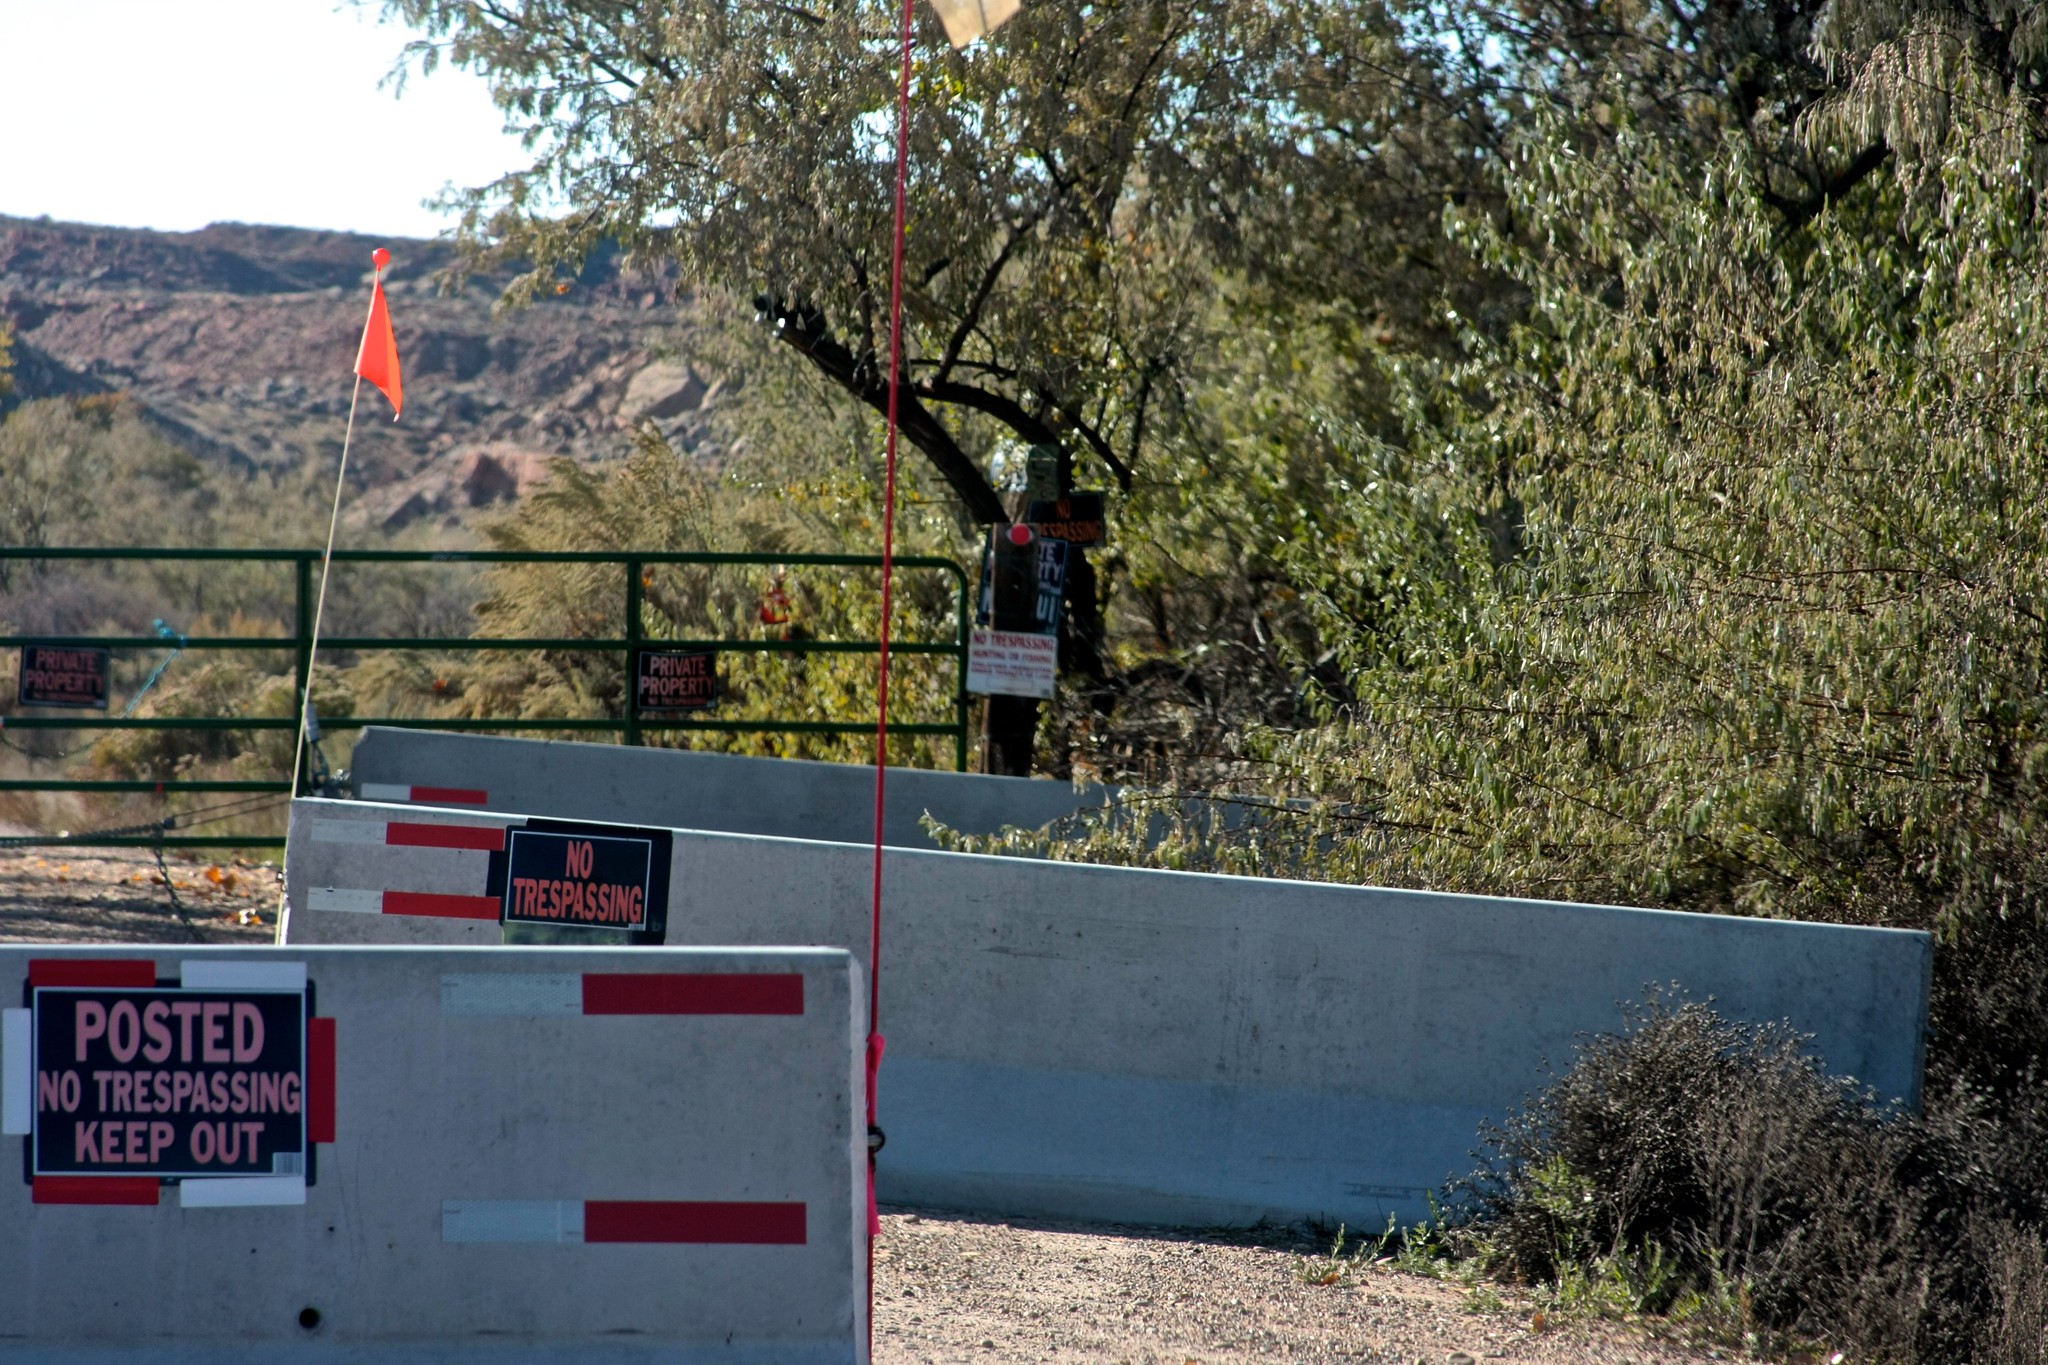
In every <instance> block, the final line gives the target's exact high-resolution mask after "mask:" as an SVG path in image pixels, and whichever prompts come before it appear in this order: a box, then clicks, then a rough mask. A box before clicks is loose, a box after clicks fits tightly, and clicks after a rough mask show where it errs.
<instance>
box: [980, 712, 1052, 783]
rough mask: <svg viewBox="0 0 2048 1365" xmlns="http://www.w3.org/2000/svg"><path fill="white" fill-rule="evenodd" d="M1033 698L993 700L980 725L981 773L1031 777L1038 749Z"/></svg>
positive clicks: (1036, 714) (1036, 721) (1036, 713)
mask: <svg viewBox="0 0 2048 1365" xmlns="http://www.w3.org/2000/svg"><path fill="white" fill-rule="evenodd" d="M1039 704H1040V703H1039V700H1038V698H1036V697H1004V696H993V697H990V698H989V699H988V710H987V711H986V713H985V718H984V720H983V722H982V762H981V770H982V771H983V772H986V773H994V774H997V775H998V776H1001V777H1029V776H1031V758H1032V755H1033V754H1034V753H1035V752H1036V751H1037V748H1038V709H1039Z"/></svg>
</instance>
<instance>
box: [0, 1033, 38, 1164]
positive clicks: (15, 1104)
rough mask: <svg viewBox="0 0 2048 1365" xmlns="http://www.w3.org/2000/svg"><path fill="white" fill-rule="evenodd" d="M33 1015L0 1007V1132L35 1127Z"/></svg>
mask: <svg viewBox="0 0 2048 1365" xmlns="http://www.w3.org/2000/svg"><path fill="white" fill-rule="evenodd" d="M32 1028H33V1017H32V1016H31V1015H30V1014H29V1012H28V1011H27V1010H0V1133H6V1134H8V1135H10V1136H12V1135H14V1134H18V1133H27V1132H29V1131H30V1130H31V1129H32V1128H34V1127H35V1118H36V1057H35V1048H34V1046H33V1038H34V1034H33V1032H32Z"/></svg>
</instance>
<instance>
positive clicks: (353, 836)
mask: <svg viewBox="0 0 2048 1365" xmlns="http://www.w3.org/2000/svg"><path fill="white" fill-rule="evenodd" d="M386 827H387V826H386V822H385V821H383V820H315V821H314V822H313V842H314V843H316V844H381V843H383V842H384V831H385V829H386Z"/></svg>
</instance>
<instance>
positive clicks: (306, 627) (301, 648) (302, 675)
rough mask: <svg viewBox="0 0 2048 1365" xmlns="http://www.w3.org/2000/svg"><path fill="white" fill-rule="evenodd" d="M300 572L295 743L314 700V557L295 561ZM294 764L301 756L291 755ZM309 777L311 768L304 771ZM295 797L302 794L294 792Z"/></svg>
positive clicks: (294, 677)
mask: <svg viewBox="0 0 2048 1365" xmlns="http://www.w3.org/2000/svg"><path fill="white" fill-rule="evenodd" d="M295 562H296V565H297V569H298V575H297V576H298V610H297V613H296V615H297V627H296V629H295V631H294V633H293V636H292V639H293V648H292V695H293V696H294V697H296V698H297V699H298V704H299V709H298V710H297V711H294V712H293V713H292V741H293V743H294V744H296V743H297V742H298V735H299V728H298V722H299V720H300V719H301V718H302V717H303V716H304V715H305V714H306V708H307V707H308V706H310V705H312V703H313V699H312V698H311V697H310V696H308V695H306V685H307V683H308V682H309V681H310V680H311V678H312V673H313V555H312V553H311V552H310V551H308V552H305V553H302V554H300V555H299V556H298V558H297V560H296V561H295ZM292 760H293V762H294V764H296V763H297V761H298V755H297V754H296V753H294V754H293V755H292ZM303 771H305V772H306V773H307V775H308V776H309V777H310V775H311V769H310V768H307V769H304V770H303ZM292 795H293V796H297V795H299V793H298V792H293V793H292Z"/></svg>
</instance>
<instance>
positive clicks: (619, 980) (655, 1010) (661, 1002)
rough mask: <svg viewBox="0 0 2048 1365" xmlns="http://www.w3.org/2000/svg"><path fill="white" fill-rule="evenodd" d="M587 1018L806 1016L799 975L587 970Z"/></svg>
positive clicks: (790, 973)
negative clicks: (730, 1015) (724, 1015)
mask: <svg viewBox="0 0 2048 1365" xmlns="http://www.w3.org/2000/svg"><path fill="white" fill-rule="evenodd" d="M583 1012H584V1013H585V1014H802V1013H803V1012H804V979H803V977H802V976H801V975H799V974H798V973H795V972H776V973H755V972H746V973H741V972H587V973H585V974H584V977H583Z"/></svg>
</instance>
